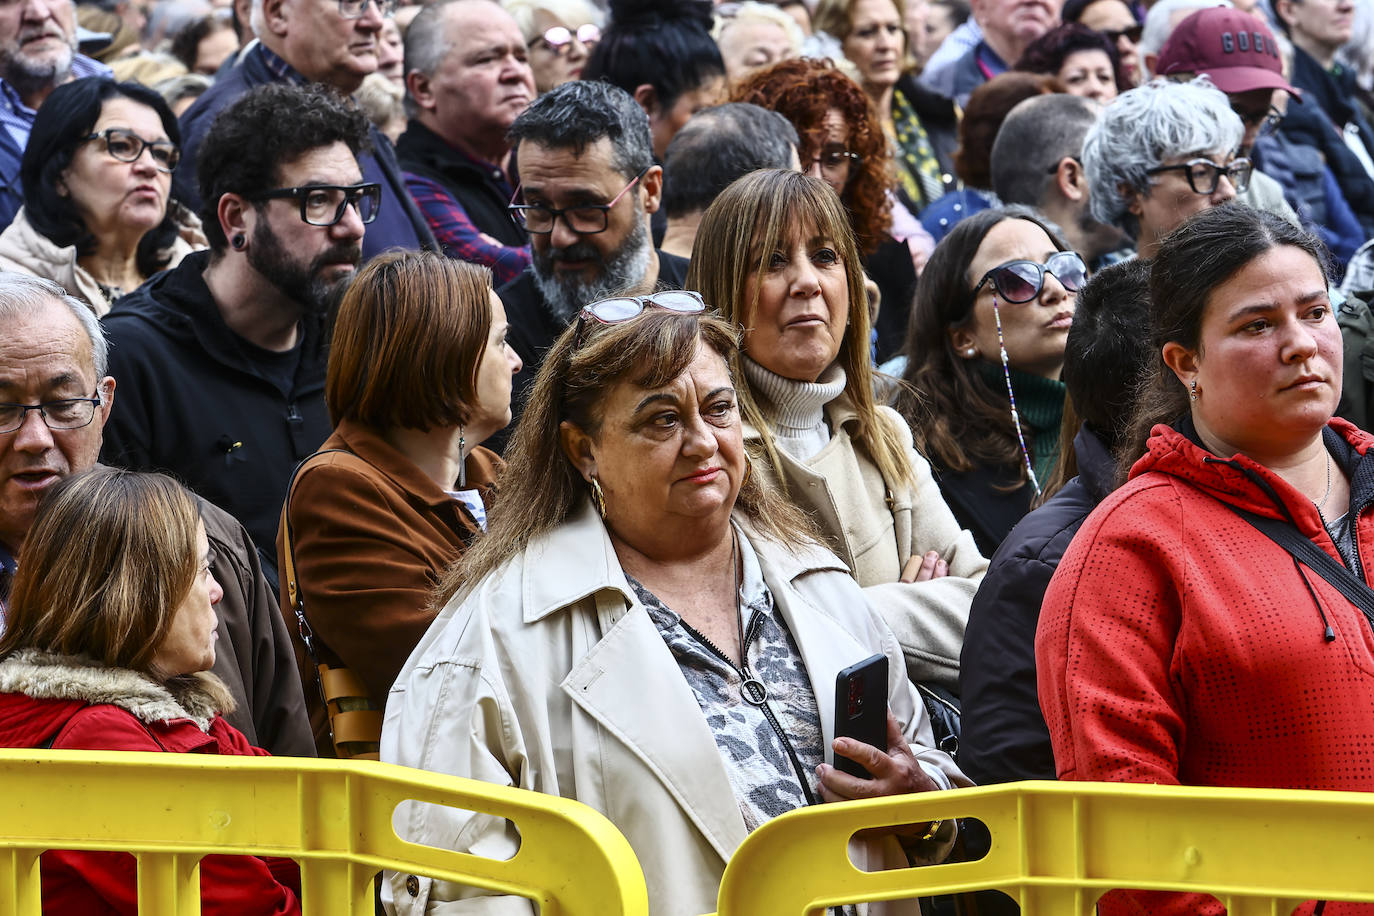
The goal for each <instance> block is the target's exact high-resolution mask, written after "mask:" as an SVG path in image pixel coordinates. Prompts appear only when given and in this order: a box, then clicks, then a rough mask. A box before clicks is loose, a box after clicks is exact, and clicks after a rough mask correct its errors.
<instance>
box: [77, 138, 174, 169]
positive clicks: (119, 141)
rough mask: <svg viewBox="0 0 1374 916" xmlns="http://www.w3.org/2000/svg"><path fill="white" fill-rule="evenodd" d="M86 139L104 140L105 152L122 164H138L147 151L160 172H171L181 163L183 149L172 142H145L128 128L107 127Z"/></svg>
mask: <svg viewBox="0 0 1374 916" xmlns="http://www.w3.org/2000/svg"><path fill="white" fill-rule="evenodd" d="M86 139H87V140H104V141H105V152H107V153H109V154H110V155H111V156H113V157H114V158H116V159H118V160H119V161H120V162H137V161H138V157H139V156H142V155H143V151H144V150H145V149H146V150H147V151H148V155H150V156H152V157H153V165H154V166H156V167H157V170H158V171H159V172H170V171H172V170H173V169H175V168H176V167H177V163H178V162H180V161H181V149H180V148H179V147H178V146H177V145H176V144H175V143H173V142H172V141H171V140H144V139H143V138H142V137H140V136H139V135H138V134H136V133H134V132H133V131H131V130H129V129H128V128H127V127H107V128H105V129H104V130H102V131H100V132H99V133H95V134H87V135H86Z"/></svg>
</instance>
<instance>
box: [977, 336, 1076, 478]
mask: <svg viewBox="0 0 1374 916" xmlns="http://www.w3.org/2000/svg"><path fill="white" fill-rule="evenodd" d="M978 370H979V372H980V373H982V376H983V380H984V381H986V382H987V383H988V384H989V385H990V386H992V390H993V391H997V392H1004V391H1006V390H1007V381H1006V379H1005V378H1003V377H1002V365H1001V363H988V362H984V363H982V364H980V365H979V367H978ZM1011 387H1012V390H1013V391H1015V392H1016V411H1017V413H1019V414H1020V415H1021V421H1022V422H1023V423H1025V424H1026V426H1028V427H1030V430H1031V433H1032V436H1031V437H1029V438H1028V439H1027V442H1026V447H1027V448H1028V449H1030V456H1031V465H1032V466H1033V467H1034V468H1035V476H1036V478H1037V479H1038V480H1039V481H1040V485H1041V486H1044V484H1045V481H1046V480H1048V479H1049V476H1050V474H1051V473H1052V472H1053V471H1054V466H1055V465H1056V464H1057V463H1058V462H1059V425H1060V423H1062V422H1063V420H1064V392H1065V389H1064V383H1063V382H1061V381H1059V380H1058V379H1051V378H1045V377H1044V376H1041V375H1032V374H1031V373H1029V372H1021V371H1019V370H1017V369H1012V370H1011ZM1007 419H1008V420H1009V421H1010V419H1011V406H1010V405H1008V406H1007Z"/></svg>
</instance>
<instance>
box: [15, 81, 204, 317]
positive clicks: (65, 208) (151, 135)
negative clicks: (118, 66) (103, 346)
mask: <svg viewBox="0 0 1374 916" xmlns="http://www.w3.org/2000/svg"><path fill="white" fill-rule="evenodd" d="M180 142H181V133H180V131H178V129H177V121H176V118H175V117H174V116H173V115H172V111H171V109H170V108H168V107H167V103H166V102H164V101H163V100H162V96H160V95H158V94H157V93H156V92H154V91H153V90H151V89H148V88H146V87H145V86H142V85H140V84H138V83H116V82H114V81H113V80H108V79H103V78H100V77H88V78H86V79H80V80H76V81H74V82H71V83H67V84H66V85H63V86H58V87H57V88H56V89H54V90H53V92H52V95H50V96H48V99H47V101H45V102H44V103H43V107H42V108H41V109H40V110H39V112H38V117H37V118H36V119H34V122H33V132H32V133H31V134H30V135H29V144H28V146H27V147H26V148H25V149H24V159H23V163H22V165H21V166H20V176H21V178H22V180H23V183H24V207H23V209H22V210H20V211H19V214H18V215H17V216H16V217H15V219H14V222H13V223H11V224H10V226H9V228H8V229H6V230H5V231H4V233H3V234H0V269H4V270H17V271H20V272H21V273H28V274H34V275H36V276H39V277H43V278H45V279H48V280H52V281H53V282H55V283H57V284H58V285H59V286H61V287H62V288H63V289H65V290H66V291H67V292H68V293H70V294H71V295H73V296H76V297H77V298H79V299H84V300H85V301H86V302H88V303H89V304H90V306H91V308H92V309H94V310H95V312H96V314H98V315H103V314H105V312H107V311H109V310H110V306H111V305H112V304H113V303H114V300H115V299H117V298H118V297H119V296H121V295H123V294H124V293H127V292H130V291H132V290H133V289H135V288H136V287H138V286H140V285H141V284H142V283H143V281H145V280H147V279H148V278H149V277H151V276H152V275H153V274H155V273H157V272H158V271H160V270H165V269H167V268H169V267H175V266H176V265H177V264H178V263H180V262H181V259H182V258H183V257H185V256H186V255H187V254H189V253H190V252H191V251H194V250H196V249H197V248H204V247H205V244H206V242H205V236H204V235H202V234H201V231H200V221H199V220H197V219H196V218H195V216H194V215H192V214H191V213H190V211H188V210H186V209H185V208H184V207H182V206H181V205H180V204H177V203H176V202H174V201H172V200H171V199H170V193H171V187H172V170H173V169H174V168H176V164H177V161H178V160H179V159H180V157H181V150H180V149H179V147H178V144H179V143H180Z"/></svg>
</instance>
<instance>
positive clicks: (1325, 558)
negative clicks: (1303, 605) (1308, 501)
mask: <svg viewBox="0 0 1374 916" xmlns="http://www.w3.org/2000/svg"><path fill="white" fill-rule="evenodd" d="M1224 505H1225V506H1226V508H1228V509H1230V510H1231V511H1232V512H1234V513H1235V514H1236V515H1239V516H1240V517H1241V518H1243V519H1245V521H1247V522H1249V523H1250V525H1251V526H1252V527H1253V528H1254V529H1255V530H1256V531H1258V532H1259V533H1260V534H1263V535H1264V536H1265V537H1267V538H1269V540H1271V541H1273V542H1274V543H1275V544H1278V545H1279V546H1280V547H1282V548H1283V549H1284V550H1286V551H1288V553H1289V554H1290V555H1291V556H1292V557H1293V558H1294V559H1295V560H1298V561H1299V562H1301V563H1302V564H1303V565H1305V566H1306V567H1307V568H1308V569H1310V570H1312V571H1313V572H1315V573H1316V574H1317V575H1319V576H1321V577H1322V578H1323V579H1325V580H1326V581H1327V582H1329V583H1331V585H1332V586H1333V587H1334V588H1335V589H1336V590H1337V591H1339V592H1340V593H1341V594H1342V595H1344V596H1345V599H1346V600H1347V601H1349V602H1350V603H1351V604H1353V605H1355V607H1357V608H1359V609H1360V611H1361V612H1362V613H1363V614H1364V616H1365V618H1366V619H1367V620H1368V621H1369V624H1370V626H1371V627H1374V589H1370V587H1369V586H1368V585H1367V584H1365V582H1364V580H1362V579H1361V578H1360V577H1359V576H1357V575H1355V574H1354V573H1353V572H1351V571H1350V570H1349V569H1348V568H1346V565H1345V564H1344V563H1341V562H1339V561H1338V560H1336V559H1335V558H1334V557H1332V556H1331V554H1329V553H1327V552H1326V551H1325V550H1322V549H1321V548H1320V547H1318V546H1317V545H1316V544H1314V543H1313V542H1312V540H1311V539H1310V538H1307V537H1304V536H1303V533H1302V532H1301V531H1299V530H1298V529H1297V528H1295V527H1293V526H1292V525H1290V524H1288V523H1287V522H1284V521H1281V520H1279V519H1276V518H1267V517H1265V516H1263V515H1256V514H1255V513H1253V512H1248V511H1246V510H1245V509H1241V508H1239V507H1238V506H1233V505H1231V504H1230V503H1224Z"/></svg>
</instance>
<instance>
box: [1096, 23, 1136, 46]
mask: <svg viewBox="0 0 1374 916" xmlns="http://www.w3.org/2000/svg"><path fill="white" fill-rule="evenodd" d="M1097 32H1098V34H1099V35H1101V36H1102V37H1103V38H1105V39H1107V40H1108V41H1110V42H1111V43H1112V44H1116V43H1117V42H1118V41H1119V40H1120V39H1121V36H1122V35H1125V36H1126V38H1128V39H1129V40H1130V42H1131V44H1133V45H1138V44H1140V36H1142V35H1144V34H1145V26H1143V25H1141V24H1140V23H1136V24H1135V25H1128V26H1126V28H1124V29H1098V30H1097Z"/></svg>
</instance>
